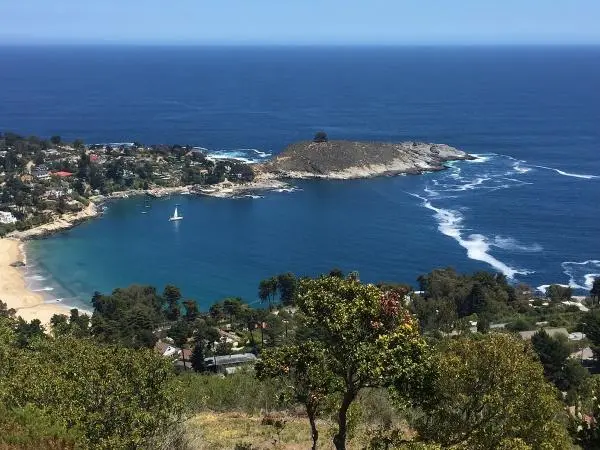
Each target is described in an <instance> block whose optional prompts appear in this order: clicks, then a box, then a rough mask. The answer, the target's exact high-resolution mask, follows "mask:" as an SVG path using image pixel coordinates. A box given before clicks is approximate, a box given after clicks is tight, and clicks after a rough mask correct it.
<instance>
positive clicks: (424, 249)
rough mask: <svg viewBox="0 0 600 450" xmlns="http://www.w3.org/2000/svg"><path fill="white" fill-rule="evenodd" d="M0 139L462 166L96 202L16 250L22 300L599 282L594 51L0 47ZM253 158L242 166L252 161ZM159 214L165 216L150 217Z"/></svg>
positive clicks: (251, 296)
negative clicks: (286, 275) (296, 284)
mask: <svg viewBox="0 0 600 450" xmlns="http://www.w3.org/2000/svg"><path fill="white" fill-rule="evenodd" d="M0 129H1V130H4V131H6V130H12V131H16V132H20V133H22V134H37V135H43V136H50V135H53V134H59V135H61V136H63V138H66V139H72V138H83V139H84V140H85V141H86V142H88V143H106V142H111V143H112V142H131V141H134V140H135V141H141V142H144V143H179V144H191V145H195V146H200V147H205V148H207V149H209V150H210V151H211V152H218V153H220V154H230V155H232V156H238V157H244V158H247V159H251V160H261V159H264V158H265V157H267V156H268V155H269V154H275V153H277V152H280V151H281V150H282V149H283V148H284V147H285V146H286V145H287V144H289V143H292V142H294V141H298V140H302V139H310V138H311V137H312V136H313V134H314V132H315V131H317V130H319V129H323V130H325V131H326V132H327V133H328V134H329V136H330V138H331V139H360V140H375V141H402V140H421V141H428V142H439V143H447V144H449V145H453V146H456V147H459V148H461V149H463V150H465V151H468V152H470V153H473V154H477V155H480V156H481V158H480V159H478V160H477V161H474V162H460V163H453V164H451V166H450V167H449V169H448V170H447V171H444V172H440V173H434V174H426V175H423V176H400V177H393V178H379V179H372V180H353V181H346V182H340V181H332V182H328V181H314V182H312V181H303V182H298V183H295V184H296V186H297V189H295V190H294V191H292V192H270V193H265V194H264V195H263V196H262V197H261V198H242V199H227V200H224V199H213V198H197V197H191V196H181V197H176V198H175V197H174V198H167V199H160V200H155V201H152V202H151V207H150V208H149V213H148V214H141V212H142V210H143V209H144V199H143V198H141V197H140V198H130V199H127V200H123V201H118V202H112V203H110V204H109V205H108V208H107V211H106V213H105V214H104V215H103V216H102V217H101V218H99V219H97V220H94V221H91V222H88V223H86V224H83V225H81V226H79V227H77V228H75V229H72V230H70V231H68V232H65V233H63V234H60V235H57V236H54V237H52V238H50V239H46V240H43V241H36V242H32V243H30V244H29V245H28V265H29V266H28V268H27V277H28V280H29V282H30V284H31V286H32V288H34V289H40V290H45V292H46V294H47V295H48V296H49V297H51V298H62V299H64V300H63V301H65V302H68V303H77V302H78V301H79V302H83V303H85V302H87V301H89V299H90V297H91V295H92V293H93V292H94V291H96V290H98V291H101V292H109V291H111V290H112V289H113V288H115V287H118V286H127V285H129V284H132V283H149V284H153V285H156V286H158V287H159V288H161V289H162V287H163V286H164V285H165V284H167V283H173V284H176V285H178V286H180V287H181V288H182V290H183V293H184V295H185V296H186V297H192V298H196V299H197V300H199V301H200V302H201V304H202V305H204V306H205V307H206V306H207V305H209V304H210V303H211V302H213V301H215V300H218V299H220V298H223V297H226V296H241V297H243V298H244V299H246V300H247V301H250V302H253V301H255V300H256V297H257V295H256V291H257V285H258V282H259V281H260V280H261V279H263V278H265V277H268V276H271V275H273V274H277V273H281V272H285V271H292V272H295V273H296V274H298V275H316V274H319V273H322V272H324V271H328V270H329V269H331V268H332V267H340V268H342V269H344V270H348V271H349V270H358V271H359V272H360V274H361V278H362V279H363V280H366V281H373V282H376V281H399V282H408V283H412V284H415V283H416V278H417V276H418V275H420V274H423V273H426V272H428V271H430V270H432V269H434V268H437V267H444V266H453V267H455V268H456V269H457V270H459V271H465V272H467V271H475V270H491V271H499V272H502V273H504V274H506V275H507V276H508V277H510V278H511V279H513V280H514V281H515V282H521V281H522V282H525V283H529V284H531V285H532V286H534V287H537V286H541V285H545V284H549V283H562V284H570V285H571V286H572V287H574V288H576V289H579V290H582V289H586V288H589V285H590V283H591V280H592V277H593V276H594V274H600V48H599V47H587V48H586V47H581V48H576V47H562V48H558V47H557V48H552V47H513V48H511V47H497V48H494V47H470V48H469V47H462V48H459V47H456V48H452V47H447V48H432V47H431V48H429V47H420V48H419V47H414V48H402V47H400V48H367V47H364V48H344V47H339V48H319V47H313V48H303V47H290V48H286V47H280V48H249V47H248V48H225V47H222V48H217V47H215V48H193V47H188V48H186V47H179V48H169V47H163V48H149V47H138V48H135V47H71V48H67V47H62V48H60V47H20V48H0ZM254 150H256V151H254ZM176 203H179V204H180V205H181V206H180V213H181V214H183V215H184V217H185V219H184V220H183V221H182V222H180V223H171V222H169V221H168V220H167V219H168V217H169V216H170V215H171V213H172V211H173V208H174V205H175V204H176Z"/></svg>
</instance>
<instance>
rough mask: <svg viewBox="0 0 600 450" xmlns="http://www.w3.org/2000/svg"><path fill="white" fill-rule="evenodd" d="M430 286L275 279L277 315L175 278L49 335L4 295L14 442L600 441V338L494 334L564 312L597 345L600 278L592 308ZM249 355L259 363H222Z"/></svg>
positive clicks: (6, 428) (479, 281) (9, 438)
mask: <svg viewBox="0 0 600 450" xmlns="http://www.w3.org/2000/svg"><path fill="white" fill-rule="evenodd" d="M419 281H420V284H421V292H420V293H414V292H412V290H411V289H410V288H409V287H408V286H405V285H398V284H391V283H382V284H380V285H377V286H375V285H370V284H363V283H361V282H360V281H359V275H358V274H357V273H350V274H347V275H346V274H343V273H342V272H341V271H339V270H333V271H332V272H331V273H329V274H327V275H326V276H323V277H319V278H316V279H310V278H296V277H295V276H293V275H292V274H289V273H288V274H282V275H280V276H277V277H273V278H270V279H268V280H263V282H261V283H260V284H259V292H258V293H259V297H260V298H261V299H263V300H264V301H265V305H266V306H268V307H269V308H266V309H254V308H252V307H250V306H249V305H247V304H245V303H244V302H243V301H242V300H241V299H225V300H223V301H221V302H218V303H216V304H215V305H213V306H212V307H211V308H210V310H209V311H208V312H206V313H204V312H201V311H200V310H199V308H198V306H197V304H196V303H195V302H194V301H193V300H184V299H183V297H182V294H181V293H180V292H179V289H177V288H176V287H174V286H167V287H166V288H165V289H164V290H163V291H162V292H158V291H157V290H156V289H155V288H152V287H148V286H132V287H129V288H123V289H116V290H115V291H113V292H112V293H111V294H108V295H106V294H105V295H102V294H99V293H97V294H95V295H94V298H93V299H92V304H93V307H94V312H93V315H92V317H88V316H86V315H84V314H80V313H79V312H78V311H77V310H73V311H72V312H71V315H70V316H69V317H67V316H59V315H57V316H54V317H53V319H52V321H51V324H50V326H49V327H48V329H46V330H44V329H43V327H42V326H41V324H40V323H39V321H32V322H30V323H27V322H25V321H23V320H22V319H17V318H15V316H14V311H11V310H7V309H6V307H5V306H3V305H2V304H1V303H0V448H9V449H22V448H40V449H57V448H58V449H62V448H65V449H68V448H90V449H120V448H123V449H129V448H132V449H133V448H148V449H156V448H158V449H160V448H165V449H167V448H169V449H171V448H173V449H178V448H179V449H193V448H196V449H203V448H237V449H263V448H308V447H312V448H331V447H332V446H333V447H335V448H336V449H346V448H352V449H355V448H356V449H359V448H360V449H363V448H364V449H392V448H397V449H403V448H404V449H436V448H437V449H441V448H444V449H446V448H448V449H450V448H451V449H506V450H508V449H568V448H590V449H592V448H598V446H599V445H600V438H599V437H598V436H599V435H600V430H599V429H598V419H599V418H600V417H599V411H600V408H599V405H598V398H600V397H599V394H600V379H599V378H598V377H597V376H596V375H592V374H590V372H589V371H588V369H587V368H585V367H583V366H582V365H581V363H580V362H579V361H577V360H576V359H574V358H572V357H571V354H572V353H573V350H575V349H576V348H575V347H577V348H579V346H581V345H586V341H583V342H579V343H576V344H573V343H572V342H570V341H568V340H567V339H566V338H562V337H560V336H559V335H557V336H553V335H550V334H549V333H546V332H545V331H540V332H538V333H537V334H535V335H534V336H533V338H532V340H531V342H530V341H528V340H524V339H522V338H521V337H520V336H518V335H516V334H515V333H514V332H511V331H510V330H509V329H506V328H504V329H503V328H490V326H491V325H493V323H494V322H496V321H497V320H498V319H500V318H503V317H513V318H515V321H518V320H524V318H526V317H535V318H536V319H537V318H540V317H544V318H546V319H550V320H559V319H560V317H561V316H564V320H565V321H566V320H568V321H569V325H568V326H569V327H570V328H571V329H572V330H574V329H579V330H581V331H584V332H585V333H586V334H587V339H588V340H589V341H587V342H589V344H590V345H591V347H592V348H593V349H594V350H596V349H597V348H600V347H599V346H600V331H598V330H600V309H597V306H596V305H597V303H598V294H599V293H600V292H599V291H600V283H598V282H596V283H595V284H594V288H593V289H592V292H591V293H590V297H589V301H588V303H587V304H588V306H589V307H590V308H591V310H590V311H589V312H587V313H584V312H581V311H577V312H576V311H573V310H567V308H569V305H563V304H562V301H563V297H562V295H564V293H561V294H560V295H559V297H558V298H554V299H553V298H552V296H555V295H557V292H559V293H560V292H562V291H559V290H556V289H552V290H551V293H550V294H548V298H544V299H542V298H540V299H538V298H528V295H527V294H526V292H528V291H527V290H526V289H525V288H524V287H518V288H514V287H512V286H510V285H509V284H507V283H506V280H504V279H503V278H502V277H500V276H494V275H488V274H483V273H478V274H474V275H459V274H457V273H455V272H453V271H451V270H448V269H444V270H439V271H434V272H432V273H431V274H429V275H427V276H425V277H422V278H421V279H420V280H419ZM529 292H530V291H529ZM540 302H541V303H547V305H546V306H536V305H535V303H540ZM441 311H443V314H440V312H441ZM440 316H441V317H442V319H440ZM482 318H483V320H482ZM567 318H568V319H567ZM472 319H477V320H476V321H477V324H476V325H473V324H472V322H473V320H472ZM561 320H562V319H561ZM545 322H546V323H547V322H549V320H546V321H545ZM531 323H534V322H533V321H532V322H531ZM436 324H437V325H436ZM482 324H483V325H482ZM513 328H514V327H513ZM160 343H170V345H171V346H173V347H177V348H178V349H179V350H183V351H179V353H173V354H169V355H166V356H163V354H159V353H157V352H156V351H155V350H153V348H154V347H155V346H157V345H158V344H160ZM186 351H188V352H191V356H188V357H187V359H186ZM244 351H246V352H253V353H255V354H257V355H258V357H259V359H258V362H257V363H256V365H255V366H253V365H247V366H245V367H243V368H238V371H237V372H235V373H233V374H230V375H227V376H225V377H223V376H219V375H215V374H214V373H211V372H210V370H215V369H216V366H214V365H213V366H211V365H210V364H209V363H210V358H212V355H215V356H216V355H229V354H232V353H235V352H238V353H240V352H244ZM207 357H210V358H209V359H208V361H207ZM174 363H175V364H174ZM191 369H193V370H191ZM592 369H594V370H595V368H593V367H592Z"/></svg>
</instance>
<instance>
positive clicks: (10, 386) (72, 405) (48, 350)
mask: <svg viewBox="0 0 600 450" xmlns="http://www.w3.org/2000/svg"><path fill="white" fill-rule="evenodd" d="M16 341H17V336H16V333H15V332H14V331H13V330H12V329H11V326H10V325H9V324H8V323H7V322H6V321H0V405H2V407H3V408H5V409H7V411H8V412H9V413H10V414H11V416H12V417H13V418H14V420H13V421H12V422H13V423H14V422H15V421H16V422H17V424H18V423H20V422H19V420H20V419H19V417H21V415H22V413H23V410H22V408H23V407H25V405H30V406H31V408H32V410H31V411H29V412H28V413H27V414H28V415H29V416H33V417H37V416H40V417H41V418H42V420H44V421H45V423H47V425H48V428H47V429H46V431H45V433H46V434H48V433H49V434H50V436H46V437H44V436H41V437H40V439H41V440H42V441H43V440H46V438H48V439H49V438H52V436H53V435H56V436H59V437H60V438H61V439H63V440H65V441H66V442H71V443H73V442H75V443H76V444H77V445H75V446H74V447H73V448H75V447H76V448H94V449H112V448H140V447H148V446H149V443H150V442H151V440H152V439H154V438H157V437H158V434H159V433H160V432H161V431H162V429H163V428H164V427H168V426H170V425H172V424H173V423H175V421H177V419H178V417H179V413H180V409H179V407H178V406H177V405H178V404H177V402H176V401H175V396H176V395H177V391H176V385H175V384H174V379H173V370H172V367H171V365H170V363H169V362H168V361H166V360H163V359H162V358H160V357H159V356H157V355H155V354H154V353H153V352H152V351H150V350H133V349H128V348H124V347H117V346H107V345H102V344H98V343H96V342H94V341H92V340H89V339H79V338H76V337H74V336H70V335H69V336H62V337H59V338H56V339H53V338H48V337H45V338H40V339H37V340H36V341H35V342H34V343H32V344H31V345H30V346H29V347H27V348H19V347H18V346H17V345H16ZM0 415H2V414H0ZM1 423H2V421H1V420H0V427H1V426H2V424H1ZM22 425H23V426H25V425H27V426H26V428H25V429H29V428H30V427H31V426H32V425H31V424H30V423H29V422H28V423H25V424H23V423H22ZM53 429H55V430H58V431H56V432H55V431H52V430H53ZM71 429H73V432H72V433H71V432H70V431H69V430H71ZM0 434H2V433H0ZM2 438H3V436H0V443H2ZM0 447H1V445H0ZM28 448H32V447H28ZM66 448H69V447H66Z"/></svg>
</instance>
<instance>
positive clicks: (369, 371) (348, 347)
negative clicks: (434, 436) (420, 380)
mask: <svg viewBox="0 0 600 450" xmlns="http://www.w3.org/2000/svg"><path fill="white" fill-rule="evenodd" d="M296 301H297V306H298V309H299V311H300V313H301V314H302V315H303V317H304V321H305V326H306V327H307V328H309V329H312V330H314V332H313V333H312V337H311V340H313V341H314V342H316V343H318V344H319V345H320V346H321V347H322V348H323V351H324V353H325V360H326V361H327V362H328V365H327V368H328V370H329V371H330V374H331V375H330V376H331V377H332V378H333V379H334V380H335V381H336V384H337V385H338V386H339V389H338V390H337V391H336V392H337V394H338V405H337V424H338V429H337V432H336V434H335V436H334V439H333V442H334V445H335V447H336V449H338V450H340V449H345V448H346V439H347V432H348V410H349V408H350V406H351V405H352V403H353V402H354V400H355V399H356V397H357V395H358V394H359V392H360V391H361V390H362V389H364V388H366V387H376V386H389V385H390V384H392V383H397V384H398V385H400V384H402V383H404V382H408V380H412V379H413V377H418V376H422V375H423V374H424V373H425V369H426V366H427V365H426V361H427V352H426V344H425V342H424V341H423V339H422V338H421V337H420V335H419V329H418V326H417V324H416V322H415V321H414V320H413V318H412V316H411V315H410V314H409V313H408V311H406V310H405V309H404V308H403V307H402V301H403V299H401V298H400V297H399V296H398V294H397V293H395V292H382V291H381V290H380V289H378V288H377V287H376V286H373V285H364V284H361V283H359V282H357V281H353V280H349V279H346V280H344V279H340V278H336V277H321V278H318V279H314V280H313V279H306V280H302V281H301V282H300V286H299V291H298V295H297V300H296Z"/></svg>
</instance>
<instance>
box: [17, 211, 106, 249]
mask: <svg viewBox="0 0 600 450" xmlns="http://www.w3.org/2000/svg"><path fill="white" fill-rule="evenodd" d="M99 214H100V210H99V209H98V208H97V207H96V205H95V204H94V203H93V202H90V203H89V205H88V206H87V207H86V208H84V209H82V210H81V211H79V212H77V213H72V214H64V215H62V216H60V217H58V218H56V219H55V220H53V221H52V222H49V223H47V224H44V225H40V226H38V227H35V228H31V229H29V230H25V231H13V232H12V233H9V234H8V236H7V237H10V238H14V239H20V240H28V239H40V238H43V237H46V236H49V235H51V234H54V233H58V232H60V231H64V230H68V229H70V228H73V227H74V226H75V225H77V224H79V223H81V222H84V221H86V220H89V219H92V218H94V217H96V216H97V215H99Z"/></svg>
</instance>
